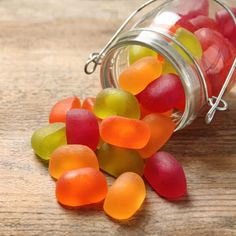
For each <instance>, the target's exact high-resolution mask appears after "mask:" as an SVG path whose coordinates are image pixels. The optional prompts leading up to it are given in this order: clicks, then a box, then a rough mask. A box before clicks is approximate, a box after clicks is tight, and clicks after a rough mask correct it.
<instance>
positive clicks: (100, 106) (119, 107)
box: [93, 88, 140, 119]
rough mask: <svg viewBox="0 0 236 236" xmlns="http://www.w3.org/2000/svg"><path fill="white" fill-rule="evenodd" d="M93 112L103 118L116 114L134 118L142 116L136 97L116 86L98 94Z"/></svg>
mask: <svg viewBox="0 0 236 236" xmlns="http://www.w3.org/2000/svg"><path fill="white" fill-rule="evenodd" d="M93 112H94V114H95V115H96V116H97V117H99V118H101V119H105V118H107V117H109V116H114V115H117V116H123V117H127V118H133V119H139V118H140V108H139V104H138V100H137V99H136V97H135V96H134V95H133V94H131V93H129V92H126V91H124V90H120V89H115V88H107V89H104V90H102V91H101V92H100V93H99V94H98V95H97V97H96V102H95V104H94V108H93Z"/></svg>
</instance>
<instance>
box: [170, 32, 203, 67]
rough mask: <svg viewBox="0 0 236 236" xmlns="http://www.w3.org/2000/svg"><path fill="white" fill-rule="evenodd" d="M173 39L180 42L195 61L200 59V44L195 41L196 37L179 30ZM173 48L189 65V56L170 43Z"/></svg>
mask: <svg viewBox="0 0 236 236" xmlns="http://www.w3.org/2000/svg"><path fill="white" fill-rule="evenodd" d="M174 37H175V39H176V40H177V41H178V42H180V43H181V44H182V45H183V46H184V47H185V48H186V49H187V50H188V51H189V52H190V53H191V54H192V56H194V57H195V58H196V59H200V58H201V57H202V53H203V51H202V47H201V43H200V42H199V40H198V39H197V37H196V36H195V35H194V34H193V33H192V32H190V31H188V30H186V29H184V28H179V29H178V30H177V31H176V33H175V35H174ZM172 45H173V47H174V48H175V49H176V50H177V51H178V52H179V53H180V54H181V55H182V56H183V57H184V58H185V59H186V60H187V61H188V62H190V63H192V61H191V59H190V58H189V56H188V55H187V54H186V53H185V52H184V51H183V50H182V49H181V48H180V47H179V46H178V45H177V44H174V43H172Z"/></svg>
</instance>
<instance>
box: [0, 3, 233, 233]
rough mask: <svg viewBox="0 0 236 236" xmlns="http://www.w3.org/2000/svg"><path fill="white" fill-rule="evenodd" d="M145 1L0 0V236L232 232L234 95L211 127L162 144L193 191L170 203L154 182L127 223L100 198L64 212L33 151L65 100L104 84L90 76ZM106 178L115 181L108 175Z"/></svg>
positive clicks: (198, 123)
mask: <svg viewBox="0 0 236 236" xmlns="http://www.w3.org/2000/svg"><path fill="white" fill-rule="evenodd" d="M142 2H144V1H143V0H113V1H109V0H60V1H59V0H47V1H46V0H37V1H36V0H21V1H17V0H3V1H0V95H1V96H0V235H1V236H7V235H23V236H28V235H42V236H45V235H46V236H47V235H52V236H57V235H71V236H73V235H138V236H142V235H180V236H186V235H219V236H222V235H236V100H235V99H234V100H233V99H231V100H230V110H229V111H227V112H222V113H217V115H216V118H215V120H214V122H213V124H212V125H210V126H207V125H205V124H204V121H203V119H202V118H200V119H198V120H197V121H195V122H194V124H193V125H191V126H190V127H189V128H187V129H185V130H183V131H181V132H178V133H176V134H175V135H174V137H173V138H172V139H171V141H170V142H169V143H168V144H167V145H166V147H165V150H168V151H170V152H172V153H173V154H174V155H175V156H176V158H177V159H178V160H179V161H180V162H181V163H182V164H183V166H184V169H185V171H186V175H187V179H188V197H187V198H185V199H183V200H181V201H179V202H167V201H165V200H164V199H162V198H160V197H159V196H157V194H156V193H155V192H153V191H152V190H151V189H150V188H149V187H148V194H147V199H146V201H145V203H144V205H143V208H142V210H141V211H139V213H138V214H137V215H135V216H134V217H133V218H132V219H131V220H129V221H125V222H121V223H120V222H116V221H112V220H111V219H109V218H108V217H107V216H106V215H105V214H104V213H103V211H102V207H101V205H98V206H90V207H85V208H81V209H80V210H76V211H72V210H65V209H63V208H62V207H60V205H58V204H57V202H56V200H55V197H54V187H55V183H54V182H53V180H52V179H51V178H50V177H49V175H48V171H47V166H46V165H45V164H44V163H42V162H41V161H40V160H39V159H38V158H37V157H36V156H35V155H34V154H33V151H32V150H31V146H30V137H31V134H32V132H33V131H34V130H35V129H36V128H38V127H41V126H43V125H45V124H46V123H47V119H48V113H49V111H50V108H51V106H52V105H53V104H54V103H55V102H56V101H57V100H59V99H61V98H64V97H67V96H71V95H78V96H80V97H81V98H84V97H86V96H88V95H96V93H97V92H98V91H99V90H100V85H99V77H98V73H97V74H94V75H92V76H90V77H89V76H87V75H85V74H84V73H83V65H84V63H85V61H86V59H87V56H88V54H89V53H91V52H93V51H94V50H95V51H96V50H97V49H100V48H102V46H103V45H104V44H105V43H106V42H107V40H108V39H109V38H110V37H111V36H112V34H113V33H114V31H115V29H116V28H117V27H118V26H119V25H120V24H121V22H122V21H123V20H124V18H125V17H126V16H127V15H128V13H130V12H131V10H133V9H135V8H136V7H137V6H138V5H139V4H140V3H142ZM108 180H109V184H111V183H112V181H113V179H112V178H110V177H108Z"/></svg>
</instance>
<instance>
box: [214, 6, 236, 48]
mask: <svg viewBox="0 0 236 236" xmlns="http://www.w3.org/2000/svg"><path fill="white" fill-rule="evenodd" d="M231 10H232V11H233V13H234V15H235V16H236V8H233V7H232V8H231ZM216 22H217V23H218V28H219V31H220V32H221V33H222V34H223V35H224V36H225V37H226V38H228V39H229V40H230V42H231V43H232V44H233V45H234V48H236V25H235V23H234V21H233V18H232V17H231V15H230V14H229V13H228V12H227V11H226V10H225V9H223V10H220V11H218V12H217V13H216Z"/></svg>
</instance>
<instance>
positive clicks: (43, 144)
mask: <svg viewBox="0 0 236 236" xmlns="http://www.w3.org/2000/svg"><path fill="white" fill-rule="evenodd" d="M66 143H67V141H66V129H65V124H64V123H53V124H49V125H47V126H44V127H42V128H40V129H37V130H36V131H35V132H34V133H33V135H32V137H31V146H32V148H33V149H34V152H35V153H36V154H37V155H38V156H39V157H40V158H42V159H44V160H49V159H50V157H51V154H52V152H53V151H54V150H55V149H56V148H58V147H60V146H62V145H65V144H66Z"/></svg>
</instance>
